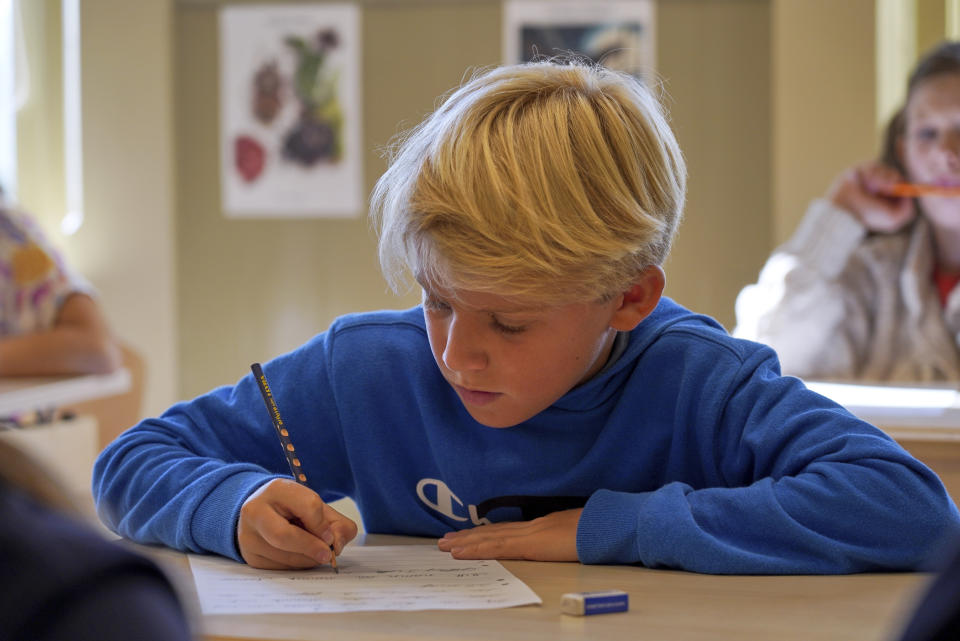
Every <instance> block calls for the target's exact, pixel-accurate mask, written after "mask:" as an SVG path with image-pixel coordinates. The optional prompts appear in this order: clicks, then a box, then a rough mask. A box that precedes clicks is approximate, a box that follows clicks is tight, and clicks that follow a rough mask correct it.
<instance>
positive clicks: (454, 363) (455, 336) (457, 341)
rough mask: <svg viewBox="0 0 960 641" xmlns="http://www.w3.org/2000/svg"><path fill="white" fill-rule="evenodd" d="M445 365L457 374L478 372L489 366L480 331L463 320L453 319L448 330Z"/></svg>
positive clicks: (444, 356) (444, 354)
mask: <svg viewBox="0 0 960 641" xmlns="http://www.w3.org/2000/svg"><path fill="white" fill-rule="evenodd" d="M443 364H444V365H446V366H447V368H448V369H450V370H452V371H456V372H466V371H477V370H481V369H483V368H484V367H486V366H487V353H486V351H485V350H484V349H483V345H482V340H481V338H480V329H479V328H477V327H476V326H474V325H473V324H471V323H468V322H466V321H465V320H463V319H453V320H451V321H450V325H449V327H448V328H447V344H446V345H445V346H444V349H443Z"/></svg>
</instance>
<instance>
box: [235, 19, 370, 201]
mask: <svg viewBox="0 0 960 641" xmlns="http://www.w3.org/2000/svg"><path fill="white" fill-rule="evenodd" d="M361 114H362V109H361V105H360V31H359V12H358V9H357V8H356V6H354V5H352V4H298V5H235V6H226V7H224V8H222V9H221V10H220V176H221V180H220V184H221V199H222V205H223V210H224V214H225V215H226V216H228V217H246V218H250V217H314V216H328V217H348V216H357V215H359V214H360V213H361V211H362V210H363V209H364V197H363V166H362V159H363V155H362V149H361V147H360V146H361V140H360V138H361V136H360V117H361Z"/></svg>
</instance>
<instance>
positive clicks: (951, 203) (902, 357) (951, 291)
mask: <svg viewBox="0 0 960 641" xmlns="http://www.w3.org/2000/svg"><path fill="white" fill-rule="evenodd" d="M901 182H910V183H919V184H923V185H932V186H936V187H944V188H955V187H960V43H957V42H946V43H943V44H941V45H940V46H938V47H935V48H934V49H933V50H931V51H930V52H929V53H927V54H926V55H925V56H923V58H922V59H921V60H920V61H919V62H918V63H917V65H916V67H915V68H914V70H913V72H912V73H911V75H910V78H909V81H908V83H907V97H906V102H905V104H904V106H903V107H902V109H901V110H900V111H899V112H898V113H897V115H896V116H895V117H894V118H893V119H892V121H891V122H890V124H889V126H888V128H887V132H886V140H885V141H884V149H883V153H882V156H881V158H880V159H879V160H877V161H873V162H867V163H864V164H862V165H858V166H855V167H851V168H849V169H847V170H846V171H844V172H843V173H841V174H840V175H839V176H838V177H837V179H836V181H835V182H834V184H833V185H832V186H831V187H830V189H829V191H828V192H827V194H826V196H825V197H824V198H822V199H819V200H815V201H813V203H812V204H811V205H810V208H809V210H808V211H807V213H806V215H805V217H804V219H803V221H802V222H801V223H800V225H799V227H798V228H797V230H796V232H795V233H794V235H793V237H792V238H790V239H789V240H788V241H787V242H786V243H785V244H784V245H783V246H782V247H780V248H779V249H777V250H776V251H775V252H774V254H773V255H772V256H771V257H770V259H769V260H768V261H767V264H766V265H765V266H764V268H763V271H762V272H761V274H760V278H759V281H758V282H757V283H756V284H754V285H751V286H748V287H746V288H745V289H744V290H743V291H742V292H741V294H740V296H739V297H738V299H737V304H736V312H737V327H736V329H735V330H734V334H735V335H736V336H739V337H742V338H749V339H752V340H756V341H760V342H763V343H767V344H769V345H771V346H772V347H774V348H775V349H776V351H777V353H778V355H779V356H780V361H781V364H782V367H783V372H784V373H786V374H793V375H796V376H800V377H807V378H825V379H840V380H842V379H858V380H871V381H960V351H958V341H960V289H958V288H957V287H956V285H957V283H958V281H960V197H954V196H943V195H924V196H921V197H918V198H910V197H897V196H892V195H890V194H891V192H892V191H893V190H894V188H893V185H895V184H896V183H901Z"/></svg>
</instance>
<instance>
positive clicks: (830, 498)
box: [93, 299, 960, 574]
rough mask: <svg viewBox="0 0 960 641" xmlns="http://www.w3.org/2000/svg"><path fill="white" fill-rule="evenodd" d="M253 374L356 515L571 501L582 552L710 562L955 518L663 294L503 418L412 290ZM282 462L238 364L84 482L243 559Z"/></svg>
mask: <svg viewBox="0 0 960 641" xmlns="http://www.w3.org/2000/svg"><path fill="white" fill-rule="evenodd" d="M264 372H265V374H266V377H267V379H268V380H269V381H270V386H271V389H272V391H273V394H274V396H275V398H276V401H277V404H278V406H279V409H280V412H281V415H282V416H283V420H284V423H285V425H286V427H288V429H289V430H290V434H291V438H292V439H293V442H294V443H295V445H296V447H297V453H298V455H299V457H300V459H301V461H302V464H303V469H304V472H305V474H306V475H307V478H308V479H309V483H310V486H311V487H312V488H313V489H314V490H316V491H317V492H318V493H319V494H320V496H321V497H322V498H323V499H324V500H326V501H331V500H334V499H337V498H341V497H344V496H349V497H352V498H353V499H354V500H355V501H356V503H357V506H358V508H359V510H360V513H361V515H362V517H363V524H364V527H365V528H366V530H367V531H368V532H380V533H392V534H408V535H418V536H433V537H437V536H441V535H442V534H443V533H445V532H447V531H450V530H453V529H460V528H467V527H474V526H475V525H478V524H482V523H487V522H495V521H505V520H518V519H522V518H532V517H535V516H537V515H540V514H545V513H548V512H550V511H553V510H557V509H566V508H570V507H578V506H583V507H584V510H583V513H582V516H581V518H580V522H579V526H578V531H577V552H578V555H579V558H580V560H581V561H582V562H583V563H624V564H642V565H645V566H647V567H671V568H681V569H686V570H692V571H696V572H709V573H720V574H761V573H762V574H785V573H791V574H792V573H810V574H832V573H846V572H861V571H869V570H911V569H918V568H920V567H923V564H924V561H925V560H927V559H928V558H929V555H930V554H931V552H933V551H934V549H935V548H936V545H937V544H938V542H939V541H941V540H942V539H943V538H944V537H945V536H948V535H953V534H957V533H960V515H958V512H957V508H956V507H955V506H954V504H953V502H952V501H951V500H950V498H949V496H948V495H947V493H946V491H945V490H944V487H943V485H942V484H941V483H940V481H939V480H938V479H937V477H936V476H935V475H934V474H933V473H932V472H931V471H930V470H929V469H927V468H926V467H925V466H924V465H923V464H921V463H920V462H918V461H917V460H915V459H914V458H913V457H911V456H910V455H909V454H908V453H907V452H906V451H904V450H903V449H902V448H901V447H900V446H899V445H897V444H896V443H895V442H894V441H893V440H891V439H890V438H889V437H887V436H886V435H885V434H883V433H882V432H880V431H879V430H877V429H876V428H874V427H872V426H870V425H868V424H867V423H864V422H862V421H860V420H859V419H857V418H855V417H854V416H852V415H851V414H849V413H848V412H847V411H846V410H844V409H842V408H841V407H839V406H838V405H836V404H835V403H833V402H832V401H830V400H828V399H826V398H824V397H822V396H819V395H817V394H815V393H813V392H811V391H809V390H807V389H806V388H805V386H804V385H803V383H802V382H801V381H800V380H798V379H796V378H792V377H784V376H781V375H780V370H779V363H778V361H777V358H776V355H775V353H774V352H773V351H772V350H771V349H770V348H768V347H765V346H763V345H760V344H757V343H752V342H748V341H743V340H738V339H734V338H731V337H730V336H729V335H728V334H727V333H726V332H725V331H724V330H723V328H722V327H720V326H719V325H718V324H717V323H716V322H714V321H713V320H711V319H709V318H706V317H704V316H699V315H696V314H693V313H691V312H689V311H687V310H685V309H683V308H682V307H680V306H679V305H677V304H675V303H673V302H672V301H670V300H669V299H663V300H662V301H661V303H660V304H659V306H658V307H657V309H656V310H655V311H654V313H653V314H651V315H650V316H649V317H648V318H647V319H646V320H644V321H643V322H642V323H641V324H640V325H639V326H638V327H637V328H636V329H635V330H633V331H632V332H630V334H629V340H628V343H627V346H626V349H625V351H624V352H623V353H622V354H621V355H620V356H619V358H618V359H617V360H616V361H615V362H613V363H612V364H610V365H608V367H606V368H605V369H604V370H603V371H601V372H600V373H599V374H598V375H596V376H595V377H593V378H592V379H590V380H588V381H586V382H585V383H583V384H581V385H579V386H577V387H576V388H574V389H572V390H570V391H569V392H568V393H567V394H565V395H564V396H563V397H561V398H560V399H558V400H557V401H556V403H554V404H553V405H552V406H551V407H549V408H547V409H546V410H544V411H542V412H541V413H539V414H537V415H536V416H534V417H532V418H531V419H529V420H527V421H525V422H523V423H521V424H519V425H516V426H514V427H510V428H508V429H493V428H489V427H486V426H484V425H482V424H480V423H478V422H476V421H475V420H474V419H473V418H472V417H471V416H470V415H469V414H468V413H467V411H466V410H465V409H464V407H463V405H462V403H461V402H460V400H459V398H458V397H457V395H456V392H455V391H454V390H453V389H452V388H451V387H450V385H449V384H448V383H447V382H446V381H445V380H444V379H443V377H442V376H441V374H440V372H439V370H438V368H437V365H436V363H435V362H434V360H433V356H432V354H431V352H430V347H429V344H428V342H427V334H426V329H425V325H424V320H423V312H422V310H421V309H420V308H414V309H411V310H407V311H400V312H395V311H386V312H376V313H366V314H357V315H351V316H346V317H343V318H341V319H338V320H337V321H336V322H335V323H334V324H333V325H332V326H331V327H330V329H329V330H328V331H326V332H324V333H322V334H319V335H318V336H316V337H314V338H313V339H312V340H310V341H309V342H307V343H306V344H305V345H303V346H301V347H299V348H297V349H296V350H294V351H292V352H290V353H288V354H285V355H283V356H280V357H278V358H276V359H274V360H272V361H270V362H269V363H266V364H265V365H264ZM287 474H288V468H287V463H286V460H285V458H284V455H283V452H282V450H281V448H280V444H279V441H278V439H277V436H276V434H275V432H274V428H273V426H272V424H271V422H270V417H269V414H268V413H267V410H266V408H265V407H264V404H263V400H262V398H261V396H260V393H259V390H258V388H257V385H256V383H255V381H254V380H253V377H252V376H251V375H247V376H245V377H244V378H243V379H241V380H240V381H239V382H238V383H237V384H236V385H234V386H227V387H221V388H218V389H216V390H213V391H212V392H210V393H208V394H205V395H203V396H200V397H198V398H196V399H194V400H192V401H189V402H185V403H180V404H177V405H175V406H173V407H172V408H170V409H169V410H168V411H167V412H165V413H164V414H163V415H162V416H161V417H159V418H152V419H147V420H145V421H143V422H142V423H140V424H139V425H137V426H136V427H135V428H134V429H132V430H128V431H127V432H125V433H124V434H123V435H121V436H120V437H119V438H118V439H117V440H116V441H114V442H113V443H112V444H111V445H110V446H109V447H108V448H107V449H106V450H104V452H103V453H102V454H101V456H100V458H99V459H98V461H97V464H96V466H95V469H94V478H93V486H94V496H95V498H96V501H97V507H98V511H99V514H100V517H101V519H102V520H103V521H104V522H105V523H106V524H107V525H109V526H110V527H111V528H113V529H114V530H115V531H117V532H118V533H119V534H121V535H123V536H126V537H128V538H131V539H133V540H135V541H139V542H142V543H162V544H165V545H168V546H171V547H174V548H178V549H181V550H186V551H194V552H215V553H218V554H221V555H224V556H228V557H232V558H234V559H237V560H240V558H241V557H240V554H239V551H238V549H237V546H236V527H237V519H238V517H239V512H240V506H241V505H242V504H243V502H244V501H245V500H246V499H247V497H249V496H250V494H252V493H253V492H254V491H255V490H256V489H257V488H259V487H260V486H261V485H263V484H264V483H266V482H268V481H270V480H272V479H274V478H278V477H283V476H286V475H287Z"/></svg>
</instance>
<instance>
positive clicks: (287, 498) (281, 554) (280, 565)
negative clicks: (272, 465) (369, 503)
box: [237, 479, 357, 570]
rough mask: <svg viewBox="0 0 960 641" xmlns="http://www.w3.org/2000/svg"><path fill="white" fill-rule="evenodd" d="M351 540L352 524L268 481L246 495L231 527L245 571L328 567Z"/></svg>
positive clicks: (294, 487) (310, 494)
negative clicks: (245, 564) (325, 564)
mask: <svg viewBox="0 0 960 641" xmlns="http://www.w3.org/2000/svg"><path fill="white" fill-rule="evenodd" d="M294 523H296V525H295V524H294ZM356 536H357V524H356V523H354V522H353V521H351V520H350V519H349V518H347V517H346V516H344V515H342V514H340V513H339V512H337V511H336V510H335V509H333V508H332V507H330V506H329V505H327V504H326V503H324V502H323V500H322V499H321V498H320V497H319V496H318V495H317V493H316V492H314V491H313V490H311V489H310V488H308V487H305V486H303V485H300V484H299V483H296V482H295V481H291V480H288V479H274V480H273V481H270V482H269V483H267V484H265V485H264V486H263V487H261V488H260V489H258V490H257V491H256V492H254V493H253V494H251V495H250V498H248V499H247V500H246V501H244V502H243V505H242V506H241V508H240V520H239V521H238V523H237V544H238V546H239V548H240V556H242V557H243V560H244V561H246V562H247V564H248V565H250V566H251V567H255V568H263V569H266V570H292V569H305V568H312V567H315V566H317V565H322V564H324V563H330V562H331V561H332V559H333V555H334V554H340V552H341V551H342V550H343V546H344V545H346V544H347V543H349V542H350V541H352V540H353V539H354V537H356ZM331 547H332V549H331Z"/></svg>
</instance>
